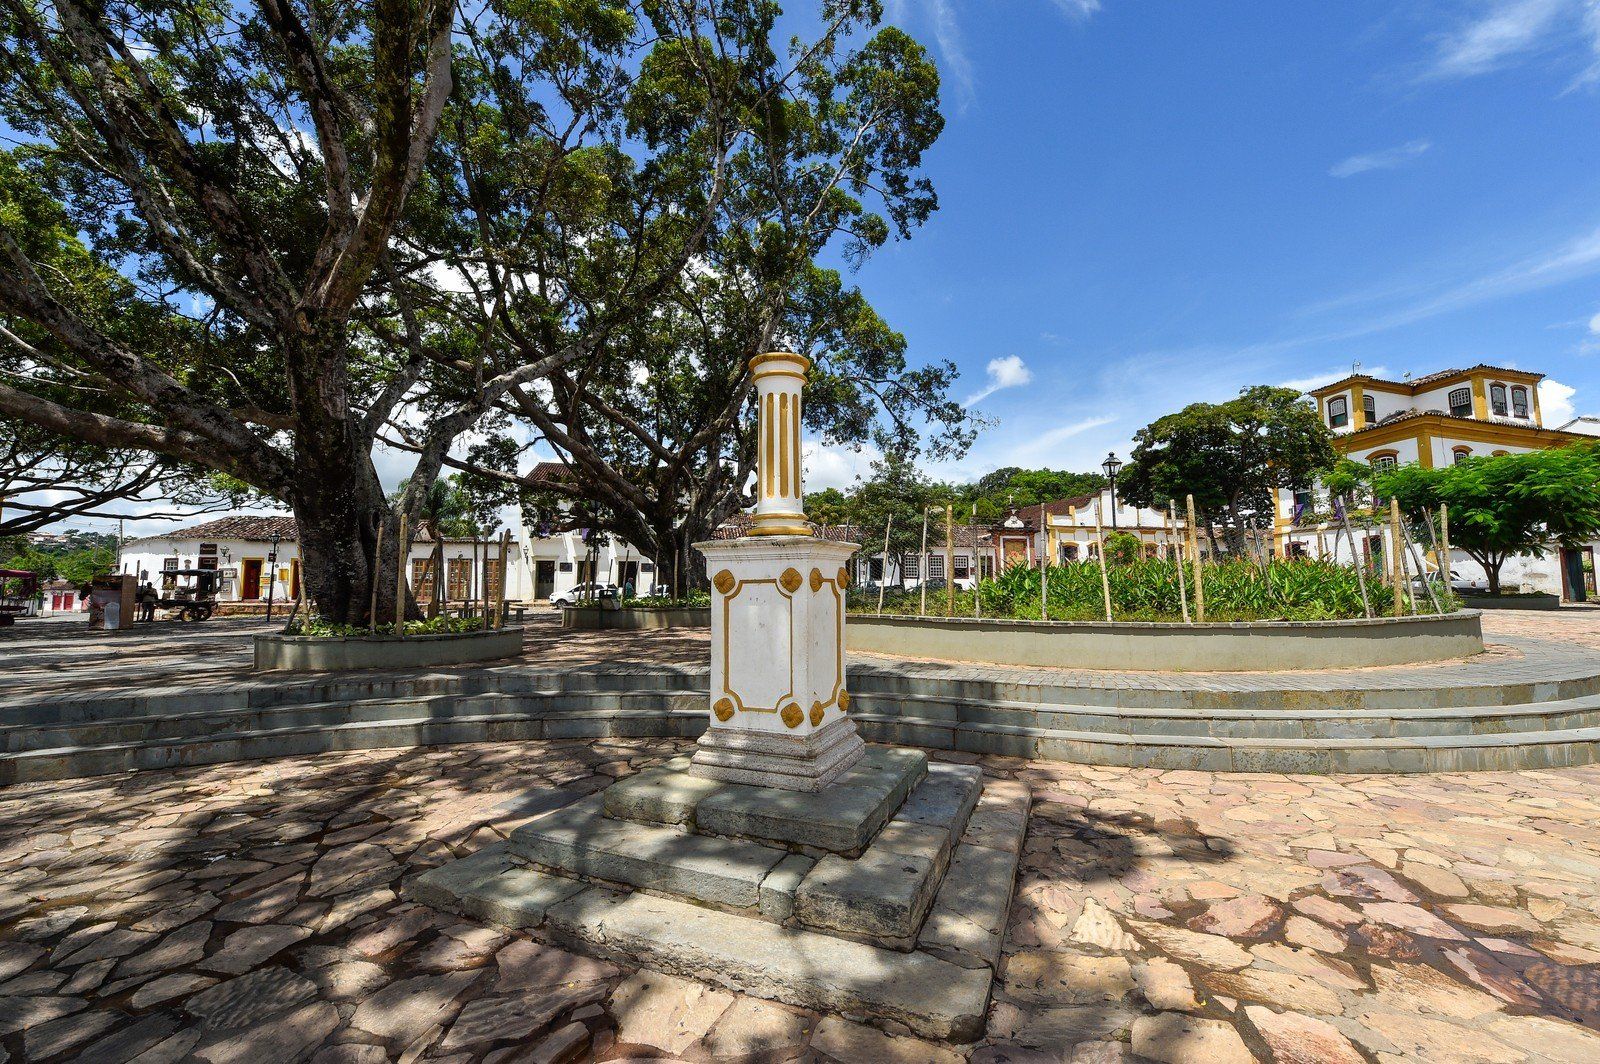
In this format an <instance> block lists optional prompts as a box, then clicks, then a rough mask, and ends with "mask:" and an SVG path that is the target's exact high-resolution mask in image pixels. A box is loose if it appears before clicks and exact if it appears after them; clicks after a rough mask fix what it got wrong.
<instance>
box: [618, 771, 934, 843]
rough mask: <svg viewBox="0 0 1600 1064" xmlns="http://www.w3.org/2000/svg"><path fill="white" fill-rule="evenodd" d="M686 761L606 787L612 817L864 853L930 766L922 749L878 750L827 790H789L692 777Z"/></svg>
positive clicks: (711, 832)
mask: <svg viewBox="0 0 1600 1064" xmlns="http://www.w3.org/2000/svg"><path fill="white" fill-rule="evenodd" d="M686 765H687V759H686V758H674V759H673V760H672V761H669V762H668V763H667V764H665V765H663V766H662V767H660V768H653V769H646V770H645V771H643V772H640V773H639V774H637V775H635V776H630V777H629V778H627V779H625V780H620V781H618V782H617V783H614V784H612V785H611V786H610V787H607V788H606V790H605V791H604V792H603V793H604V803H605V812H606V815H607V816H610V817H617V818H620V819H625V820H638V821H643V822H647V823H655V824H667V825H682V826H683V827H685V828H687V829H689V830H692V831H697V832H704V833H707V834H712V835H727V836H734V837H738V838H745V839H757V840H762V841H765V842H769V843H773V844H776V845H781V846H787V847H791V848H800V849H802V850H805V851H808V852H818V853H820V852H827V853H843V854H858V853H860V852H861V851H862V849H864V848H865V847H866V845H867V843H868V842H869V841H871V839H872V837H873V836H874V835H875V834H877V832H878V829H880V828H881V827H882V826H883V825H884V823H885V822H886V821H887V820H888V819H889V817H891V816H893V815H894V814H895V811H896V810H897V809H898V808H899V807H900V805H901V803H902V802H904V801H905V800H906V798H907V796H908V795H910V794H911V792H912V791H913V790H914V789H916V787H917V785H918V784H919V783H921V782H922V779H923V777H924V776H925V775H926V774H927V771H928V758H927V755H926V754H924V753H922V752H920V751H917V750H905V749H895V748H886V747H874V748H872V749H870V750H868V751H867V753H866V755H865V756H864V757H863V758H862V759H861V760H860V761H859V762H858V763H857V764H856V765H855V767H854V768H852V769H851V770H850V771H849V772H847V773H845V774H844V775H843V776H841V777H840V778H839V779H838V780H836V781H834V783H833V784H832V785H831V786H829V787H828V789H827V790H825V791H818V792H810V791H790V790H778V789H774V788H771V787H759V786H747V785H744V784H738V783H726V782H723V781H720V780H709V779H704V778H701V777H698V776H691V775H687V774H685V772H684V771H683V770H684V768H685V767H686Z"/></svg>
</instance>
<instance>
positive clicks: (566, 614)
mask: <svg viewBox="0 0 1600 1064" xmlns="http://www.w3.org/2000/svg"><path fill="white" fill-rule="evenodd" d="M561 627H563V628H628V629H645V628H709V627H711V607H710V606H668V607H663V608H655V609H652V608H640V607H631V608H626V609H606V608H605V607H594V606H567V607H565V608H564V609H562V611H561Z"/></svg>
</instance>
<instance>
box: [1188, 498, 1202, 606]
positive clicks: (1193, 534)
mask: <svg viewBox="0 0 1600 1064" xmlns="http://www.w3.org/2000/svg"><path fill="white" fill-rule="evenodd" d="M1184 498H1185V502H1186V503H1187V505H1188V512H1189V556H1190V558H1192V559H1193V560H1194V614H1195V620H1196V621H1197V622H1198V623H1200V624H1205V623H1206V576H1205V569H1204V567H1203V566H1202V565H1201V564H1200V532H1199V530H1198V529H1197V528H1196V527H1195V523H1194V496H1193V495H1187V496H1185V497H1184Z"/></svg>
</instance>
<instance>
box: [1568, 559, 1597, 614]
mask: <svg viewBox="0 0 1600 1064" xmlns="http://www.w3.org/2000/svg"><path fill="white" fill-rule="evenodd" d="M1561 590H1562V594H1563V595H1564V596H1565V597H1566V599H1567V601H1568V602H1591V601H1593V600H1594V598H1595V576H1594V548H1593V547H1563V548H1562V549H1561Z"/></svg>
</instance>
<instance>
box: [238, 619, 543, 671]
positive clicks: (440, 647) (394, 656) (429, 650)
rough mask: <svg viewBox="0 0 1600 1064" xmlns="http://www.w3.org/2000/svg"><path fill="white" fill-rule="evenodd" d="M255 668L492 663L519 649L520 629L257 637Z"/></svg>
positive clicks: (341, 667) (342, 667) (370, 667)
mask: <svg viewBox="0 0 1600 1064" xmlns="http://www.w3.org/2000/svg"><path fill="white" fill-rule="evenodd" d="M255 644H256V646H255V671H256V672H337V671H342V670H345V669H418V668H428V667H429V666H433V665H461V664H463V663H466V662H473V661H494V660H496V659H498V658H509V657H515V656H516V655H518V654H520V653H522V629H521V628H520V627H514V628H500V629H493V630H490V631H487V632H455V633H450V634H446V635H408V636H406V637H405V638H404V639H402V638H400V637H398V636H394V635H375V636H349V637H341V638H319V637H315V636H303V635H258V636H256V640H255Z"/></svg>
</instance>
